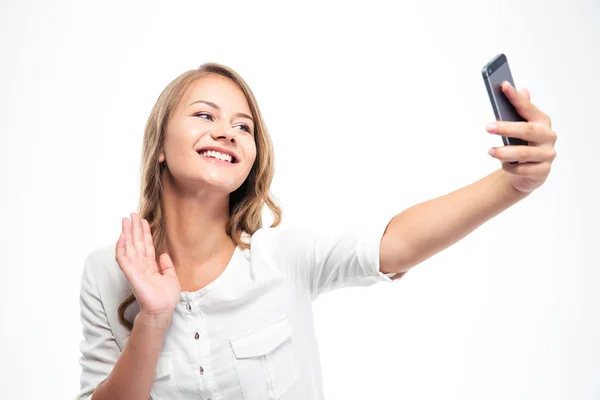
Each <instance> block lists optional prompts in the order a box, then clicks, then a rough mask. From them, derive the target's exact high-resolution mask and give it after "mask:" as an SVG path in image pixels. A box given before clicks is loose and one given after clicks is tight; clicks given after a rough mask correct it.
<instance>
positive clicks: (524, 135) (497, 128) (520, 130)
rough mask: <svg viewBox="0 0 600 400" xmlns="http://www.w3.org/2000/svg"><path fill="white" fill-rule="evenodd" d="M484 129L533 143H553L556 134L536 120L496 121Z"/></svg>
mask: <svg viewBox="0 0 600 400" xmlns="http://www.w3.org/2000/svg"><path fill="white" fill-rule="evenodd" d="M486 130H487V131H488V132H489V133H492V134H496V135H501V136H507V137H512V138H519V139H523V140H526V141H528V142H535V143H553V140H554V136H555V135H556V134H555V133H554V132H553V131H552V130H551V129H549V128H548V127H547V126H546V125H543V124H540V123H536V122H514V121H496V122H493V123H491V124H489V125H488V126H487V127H486Z"/></svg>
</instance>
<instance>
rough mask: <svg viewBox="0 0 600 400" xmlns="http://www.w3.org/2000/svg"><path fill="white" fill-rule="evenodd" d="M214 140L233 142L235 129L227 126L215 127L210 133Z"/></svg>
mask: <svg viewBox="0 0 600 400" xmlns="http://www.w3.org/2000/svg"><path fill="white" fill-rule="evenodd" d="M210 135H211V136H212V138H213V139H214V140H225V141H229V142H232V143H233V142H235V135H236V133H235V129H232V128H229V127H216V128H215V129H213V130H212V132H211V133H210Z"/></svg>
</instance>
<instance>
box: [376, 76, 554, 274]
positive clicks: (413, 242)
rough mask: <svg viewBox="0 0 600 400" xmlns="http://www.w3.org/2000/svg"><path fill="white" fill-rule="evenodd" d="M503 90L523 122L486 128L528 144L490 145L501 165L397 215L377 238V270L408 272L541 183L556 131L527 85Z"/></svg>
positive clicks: (502, 122)
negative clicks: (482, 175)
mask: <svg viewBox="0 0 600 400" xmlns="http://www.w3.org/2000/svg"><path fill="white" fill-rule="evenodd" d="M502 90H503V91H504V93H505V94H506V96H507V97H508V99H509V100H510V101H511V103H512V104H513V105H514V106H515V108H516V109H517V111H518V112H519V114H520V115H521V116H522V117H523V118H525V119H526V122H508V121H497V122H495V123H493V124H490V125H488V127H487V131H488V132H489V133H491V134H497V135H501V136H509V137H514V138H520V139H524V140H527V141H528V142H529V145H528V146H503V147H499V148H493V149H490V151H489V154H490V155H491V156H492V157H494V158H497V159H498V160H500V161H501V162H502V168H501V169H499V170H498V171H495V172H493V173H492V174H490V175H488V176H486V177H485V178H483V179H481V180H479V181H477V182H475V183H473V184H471V185H469V186H466V187H463V188H461V189H458V190H456V191H454V192H452V193H449V194H446V195H444V196H441V197H438V198H435V199H432V200H429V201H426V202H424V203H420V204H417V205H415V206H412V207H410V208H408V209H407V210H405V211H403V212H401V213H400V214H398V215H396V216H395V217H394V218H393V219H392V220H391V222H390V223H389V225H388V226H387V228H386V230H385V233H384V234H383V238H382V239H381V248H380V255H379V257H380V270H381V272H383V273H391V272H404V271H407V270H408V269H410V268H411V267H413V266H415V265H417V264H419V263H421V262H422V261H424V260H426V259H427V258H429V257H431V256H433V255H434V254H436V253H438V252H440V251H441V250H444V249H445V248H447V247H449V246H451V245H452V244H454V243H456V242H457V241H459V240H460V239H462V238H463V237H465V236H466V235H468V234H469V233H471V232H472V231H473V230H475V229H476V228H477V227H479V226H480V225H481V224H483V223H484V222H486V221H488V220H490V219H491V218H493V217H494V216H496V215H498V214H499V213H501V212H502V211H504V210H506V209H507V208H508V207H510V206H512V205H513V204H516V203H517V202H519V201H520V200H522V199H524V198H525V197H527V196H528V195H529V194H530V193H531V192H532V191H533V190H535V189H537V188H538V187H540V186H541V185H542V184H543V183H544V182H545V181H546V178H547V177H548V174H549V173H550V166H551V164H552V161H554V158H555V157H556V150H555V149H554V145H555V143H556V133H555V132H554V131H553V130H552V125H551V121H550V118H549V117H548V116H547V115H546V114H544V113H543V112H541V111H540V110H539V109H538V108H537V107H536V106H535V105H533V104H532V103H531V101H530V97H529V92H528V91H527V89H522V90H521V91H519V92H517V91H516V90H515V89H514V88H513V87H512V86H510V84H509V83H508V82H504V84H503V85H502ZM510 161H519V162H520V163H518V164H511V163H510Z"/></svg>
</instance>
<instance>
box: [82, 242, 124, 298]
mask: <svg viewBox="0 0 600 400" xmlns="http://www.w3.org/2000/svg"><path fill="white" fill-rule="evenodd" d="M115 250H116V243H112V244H107V245H104V246H101V247H98V248H96V249H95V250H93V251H91V252H90V253H88V255H87V256H86V257H85V261H84V272H83V273H84V274H86V275H87V276H88V277H89V278H88V279H92V280H93V281H94V282H95V284H96V287H97V289H98V293H99V295H100V296H101V297H104V298H106V297H107V296H110V297H116V298H121V297H122V298H126V297H127V296H128V295H129V294H127V292H129V293H131V288H130V286H129V283H128V282H127V279H126V278H125V275H124V274H123V271H121V268H119V264H117V261H116V259H115Z"/></svg>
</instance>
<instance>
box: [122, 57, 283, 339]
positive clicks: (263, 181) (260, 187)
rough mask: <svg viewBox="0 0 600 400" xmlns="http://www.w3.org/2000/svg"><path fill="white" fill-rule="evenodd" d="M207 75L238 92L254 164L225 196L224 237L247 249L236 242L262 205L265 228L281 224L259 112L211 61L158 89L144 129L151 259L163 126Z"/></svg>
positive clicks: (230, 74)
mask: <svg viewBox="0 0 600 400" xmlns="http://www.w3.org/2000/svg"><path fill="white" fill-rule="evenodd" d="M208 74H217V75H221V76H223V77H225V78H228V79H230V80H231V81H232V82H234V83H235V84H236V85H237V86H238V87H239V88H240V89H241V90H242V92H243V93H244V96H245V97H246V100H247V101H248V104H249V106H250V110H251V112H252V118H253V119H254V141H255V143H256V160H255V162H254V165H253V166H252V169H251V170H250V173H249V175H248V178H247V179H246V180H245V181H244V183H243V184H242V185H241V186H240V187H239V188H238V189H237V190H236V191H234V192H233V193H231V194H230V198H229V222H228V224H227V235H228V236H229V237H231V239H232V240H233V241H234V243H235V244H236V245H237V246H239V247H240V248H242V249H248V248H250V245H249V244H248V243H245V242H243V241H242V234H243V233H244V232H246V233H248V234H250V235H252V234H253V233H254V232H256V231H257V230H258V229H260V228H261V227H262V210H263V207H264V205H265V204H266V205H267V206H268V207H269V209H270V210H271V212H272V213H273V215H274V217H275V219H274V221H273V223H272V224H271V227H276V226H278V225H279V224H280V223H281V209H280V207H279V206H278V205H277V204H276V203H275V201H274V200H273V198H272V195H271V193H270V191H269V188H270V186H271V181H272V180H273V174H274V153H273V144H272V142H271V137H270V136H269V133H268V131H267V128H266V125H265V122H264V120H263V118H262V115H261V113H260V109H259V107H258V103H257V102H256V99H255V98H254V94H253V93H252V91H251V90H250V88H249V87H248V85H247V84H246V82H245V81H244V80H243V79H242V77H241V76H239V75H238V74H237V73H236V72H235V71H233V70H232V69H231V68H229V67H226V66H224V65H221V64H217V63H206V64H202V65H201V66H200V67H199V68H198V69H196V70H191V71H187V72H184V73H183V74H181V75H180V76H179V77H177V78H176V79H174V80H173V81H172V82H171V83H169V85H167V87H166V88H165V89H164V90H163V91H162V93H161V94H160V96H159V97H158V100H157V101H156V104H155V105H154V107H153V108H152V112H151V113H150V116H149V118H148V121H147V122H146V127H145V129H144V142H143V148H142V163H141V187H140V199H139V205H138V209H139V215H140V218H145V219H146V220H148V223H149V224H150V229H151V231H152V239H153V242H154V248H155V252H156V255H157V257H158V256H159V255H160V254H162V253H164V252H165V251H166V250H167V232H166V230H165V221H164V213H163V189H162V183H161V177H162V174H163V173H164V171H165V169H167V168H168V167H167V166H166V162H162V163H159V161H158V158H159V153H160V151H161V149H162V146H163V144H164V142H165V135H166V131H167V126H168V123H169V120H170V118H171V115H172V114H173V110H174V109H175V107H176V106H177V104H178V103H179V101H180V99H181V98H182V96H183V94H184V92H185V90H186V89H187V88H188V87H189V86H190V84H191V83H193V82H194V81H196V80H197V79H199V78H201V77H202V76H206V75H208ZM134 301H135V296H134V295H133V294H131V295H130V296H129V297H128V298H127V299H125V300H124V301H123V303H121V305H120V306H119V321H120V322H121V323H122V324H123V325H125V326H126V327H127V328H128V329H129V330H131V329H132V328H133V324H132V323H131V322H129V321H128V320H126V319H125V310H126V309H127V307H128V306H129V305H130V304H132V303H133V302H134Z"/></svg>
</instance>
